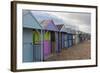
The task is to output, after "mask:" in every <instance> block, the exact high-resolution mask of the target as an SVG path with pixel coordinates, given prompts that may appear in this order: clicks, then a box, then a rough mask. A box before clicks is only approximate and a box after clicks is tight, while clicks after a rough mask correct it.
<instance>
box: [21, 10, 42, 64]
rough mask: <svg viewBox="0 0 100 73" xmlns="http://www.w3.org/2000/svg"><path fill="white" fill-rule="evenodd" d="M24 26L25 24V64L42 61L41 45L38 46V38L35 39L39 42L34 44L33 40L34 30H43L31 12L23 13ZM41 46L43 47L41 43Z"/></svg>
mask: <svg viewBox="0 0 100 73" xmlns="http://www.w3.org/2000/svg"><path fill="white" fill-rule="evenodd" d="M22 24H23V62H33V61H40V59H41V58H40V54H41V52H40V51H41V50H40V49H41V47H40V46H39V45H36V43H37V44H38V41H37V39H38V38H36V39H34V40H35V41H37V42H35V41H34V42H33V38H35V34H34V35H33V29H34V30H37V29H40V30H41V29H42V27H41V26H40V24H39V23H38V22H37V20H36V19H35V17H34V16H33V15H32V13H31V12H29V11H28V12H27V13H26V11H25V12H24V11H23V16H22ZM39 35H40V33H39ZM40 36H41V35H40ZM40 39H41V38H40ZM39 44H40V45H41V43H39ZM34 52H35V53H36V54H35V53H34ZM37 53H38V54H37Z"/></svg>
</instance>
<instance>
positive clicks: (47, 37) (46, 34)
mask: <svg viewBox="0 0 100 73" xmlns="http://www.w3.org/2000/svg"><path fill="white" fill-rule="evenodd" d="M44 39H45V40H50V32H49V31H47V32H46V33H45V35H44Z"/></svg>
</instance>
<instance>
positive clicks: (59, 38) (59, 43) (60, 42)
mask: <svg viewBox="0 0 100 73" xmlns="http://www.w3.org/2000/svg"><path fill="white" fill-rule="evenodd" d="M61 34H62V33H61V32H58V49H59V50H61V48H62V47H61V46H62V38H61Z"/></svg>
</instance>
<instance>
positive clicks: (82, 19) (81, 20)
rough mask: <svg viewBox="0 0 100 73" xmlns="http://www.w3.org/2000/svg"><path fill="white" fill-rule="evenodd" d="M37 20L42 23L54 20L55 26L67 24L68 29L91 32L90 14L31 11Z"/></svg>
mask: <svg viewBox="0 0 100 73" xmlns="http://www.w3.org/2000/svg"><path fill="white" fill-rule="evenodd" d="M31 13H32V14H33V15H34V16H35V17H36V19H37V20H38V21H39V22H41V21H42V20H46V19H53V20H54V22H55V24H65V27H66V28H71V29H74V30H80V31H83V32H87V33H90V32H91V14H90V13H74V12H73V13H72V12H48V11H31Z"/></svg>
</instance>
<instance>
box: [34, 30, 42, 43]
mask: <svg viewBox="0 0 100 73" xmlns="http://www.w3.org/2000/svg"><path fill="white" fill-rule="evenodd" d="M40 36H41V35H40V32H38V31H33V44H40V40H41V37H40Z"/></svg>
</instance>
